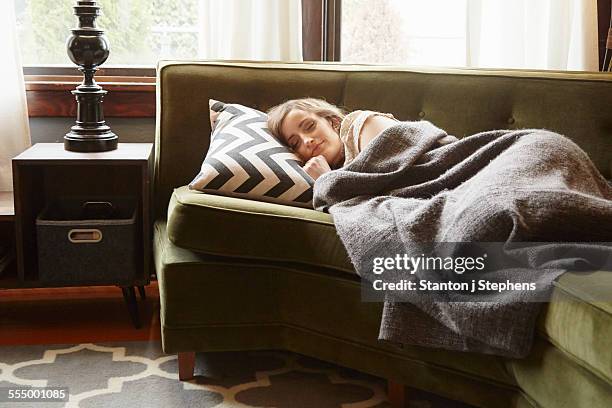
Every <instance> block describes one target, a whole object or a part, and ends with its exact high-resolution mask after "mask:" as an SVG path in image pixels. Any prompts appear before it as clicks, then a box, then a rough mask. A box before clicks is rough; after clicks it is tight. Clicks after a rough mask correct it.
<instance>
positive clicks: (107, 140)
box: [64, 132, 119, 153]
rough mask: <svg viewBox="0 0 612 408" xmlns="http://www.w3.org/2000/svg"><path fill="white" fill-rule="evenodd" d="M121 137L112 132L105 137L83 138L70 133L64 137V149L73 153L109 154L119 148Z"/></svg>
mask: <svg viewBox="0 0 612 408" xmlns="http://www.w3.org/2000/svg"><path fill="white" fill-rule="evenodd" d="M118 140H119V137H117V135H116V134H114V133H112V132H108V133H106V134H104V135H96V136H82V135H78V134H75V133H72V132H70V133H68V134H66V136H64V149H65V150H68V151H71V152H84V153H85V152H86V153H93V152H108V151H110V150H115V149H116V148H117V142H118Z"/></svg>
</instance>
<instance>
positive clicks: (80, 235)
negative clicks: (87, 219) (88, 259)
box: [68, 228, 102, 244]
mask: <svg viewBox="0 0 612 408" xmlns="http://www.w3.org/2000/svg"><path fill="white" fill-rule="evenodd" d="M68 241H70V242H72V243H73V244H95V243H97V242H100V241H102V231H100V230H99V229H95V228H87V229H86V228H75V229H71V230H70V231H68Z"/></svg>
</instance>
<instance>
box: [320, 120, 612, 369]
mask: <svg viewBox="0 0 612 408" xmlns="http://www.w3.org/2000/svg"><path fill="white" fill-rule="evenodd" d="M446 136H447V134H446V132H444V131H443V130H441V129H439V128H437V127H435V126H434V125H432V124H431V123H429V122H426V121H420V122H401V123H399V124H397V125H395V126H393V127H390V128H388V129H387V130H385V131H384V132H382V133H381V134H380V135H378V136H377V137H376V138H375V139H374V140H373V141H372V142H370V144H369V145H367V146H366V148H365V149H364V150H363V151H362V152H361V153H360V154H359V155H358V156H357V157H356V159H355V160H354V161H353V162H351V163H350V164H349V165H347V166H345V167H343V168H341V169H338V170H335V171H332V172H329V173H326V174H324V175H323V176H321V177H320V178H319V179H318V180H317V181H316V183H315V187H314V206H315V208H316V209H317V210H320V211H328V212H329V213H331V214H332V216H333V219H334V223H335V225H336V229H337V232H338V234H339V236H340V238H341V240H342V242H343V244H344V246H345V248H346V250H347V252H348V254H349V256H350V258H351V261H352V263H353V265H354V266H355V269H356V271H357V273H359V274H360V275H361V277H362V282H369V283H371V282H373V281H374V280H376V279H377V278H379V277H381V275H376V274H373V273H372V271H373V267H372V265H373V259H374V258H375V257H381V258H382V257H393V256H394V255H397V254H404V255H406V254H407V255H409V256H413V257H418V256H421V257H423V256H425V255H427V256H429V255H431V254H437V255H439V254H440V253H443V254H444V255H445V256H447V257H446V258H444V259H448V257H451V258H453V257H455V258H454V259H456V257H457V256H458V255H460V254H462V251H463V250H466V247H470V244H466V243H472V244H474V243H497V244H493V247H491V248H488V250H490V251H492V252H495V251H497V252H498V253H496V254H495V256H491V259H490V260H491V262H488V263H489V265H487V268H486V269H485V270H484V271H482V272H479V274H480V275H479V278H482V277H484V278H486V280H487V281H488V282H494V283H495V282H513V283H514V282H531V283H534V284H535V287H536V288H537V290H506V291H501V290H483V291H476V292H474V293H466V292H462V291H455V290H446V291H445V290H444V289H443V288H442V289H440V290H437V291H434V292H422V291H421V292H419V291H403V292H401V295H400V294H399V292H394V291H386V292H385V293H384V300H385V304H384V308H383V314H382V318H381V325H380V332H379V339H381V340H386V341H389V342H392V343H393V344H396V345H399V346H403V345H418V346H427V347H438V348H445V349H450V350H459V351H470V352H480V353H487V354H496V355H502V356H507V357H524V356H526V355H527V354H528V353H529V350H530V348H531V345H532V341H533V333H534V327H535V321H536V317H537V314H538V312H539V309H540V306H541V302H542V301H546V300H547V299H548V296H549V295H550V293H551V291H552V285H553V281H554V280H555V279H556V278H557V277H558V276H559V275H560V274H562V273H563V272H564V271H567V270H568V269H572V270H576V269H578V270H585V271H588V270H593V269H596V268H597V269H599V268H608V269H605V270H611V271H612V269H609V268H610V259H611V256H610V254H611V251H610V248H611V247H610V245H609V244H607V243H606V241H612V201H611V200H612V189H611V187H610V185H609V184H608V183H607V181H606V180H605V179H604V178H603V177H602V175H601V174H600V173H599V171H598V170H597V169H596V167H595V166H594V165H593V163H592V162H591V160H590V159H589V157H588V156H587V155H586V153H585V152H584V151H583V150H582V149H580V148H579V147H578V146H577V145H576V144H574V143H573V142H572V141H571V140H569V139H567V138H566V137H563V136H561V135H558V134H556V133H553V132H550V131H546V130H533V129H532V130H515V131H504V130H500V131H490V132H483V133H479V134H476V135H473V136H469V137H466V138H463V139H461V140H458V141H455V142H452V143H450V144H446V145H441V144H440V143H439V141H440V140H441V139H443V138H445V137H446ZM445 243H451V244H445ZM570 243H574V244H570ZM576 243H577V244H576ZM467 250H468V251H474V248H467ZM604 265H605V266H604ZM449 273H450V274H451V275H452V278H453V279H455V280H458V281H461V279H463V280H465V281H466V282H468V281H469V280H471V278H470V274H469V273H464V274H462V275H459V274H457V273H456V271H452V270H451V271H450V272H448V271H446V270H442V269H440V270H437V271H436V270H433V271H432V270H427V271H423V270H419V269H418V268H416V267H415V268H414V269H413V271H412V272H411V273H409V272H408V271H407V270H406V269H404V270H401V268H391V269H389V270H388V271H385V272H384V276H385V279H386V280H387V281H391V282H399V281H400V280H402V279H404V280H405V281H410V280H414V281H415V282H417V281H419V280H422V279H425V280H427V281H429V282H445V281H447V280H448V278H449Z"/></svg>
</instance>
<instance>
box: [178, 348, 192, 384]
mask: <svg viewBox="0 0 612 408" xmlns="http://www.w3.org/2000/svg"><path fill="white" fill-rule="evenodd" d="M178 366H179V380H181V381H187V380H191V379H192V378H193V369H194V368H195V351H187V352H184V353H178Z"/></svg>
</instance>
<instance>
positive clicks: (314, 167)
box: [304, 155, 331, 180]
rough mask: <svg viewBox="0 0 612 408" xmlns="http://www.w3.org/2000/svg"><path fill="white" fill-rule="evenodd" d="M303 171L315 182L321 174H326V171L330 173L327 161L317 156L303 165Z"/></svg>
mask: <svg viewBox="0 0 612 408" xmlns="http://www.w3.org/2000/svg"><path fill="white" fill-rule="evenodd" d="M304 171H305V172H306V173H308V175H309V176H310V177H312V178H313V180H316V179H318V178H319V177H321V176H322V175H323V174H325V173H327V172H328V171H331V167H329V164H328V163H327V160H325V157H323V156H321V155H319V156H315V157H312V158H311V159H310V160H308V161H307V162H306V164H305V165H304Z"/></svg>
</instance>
